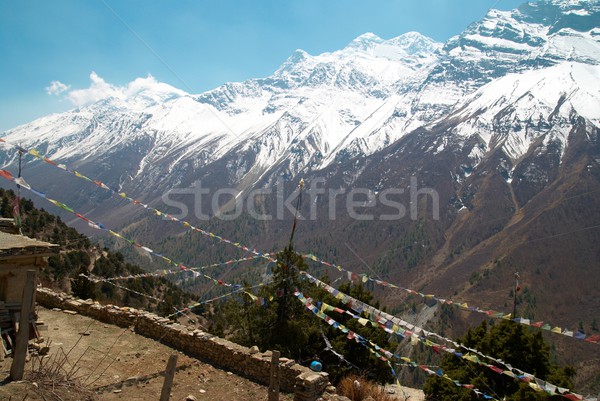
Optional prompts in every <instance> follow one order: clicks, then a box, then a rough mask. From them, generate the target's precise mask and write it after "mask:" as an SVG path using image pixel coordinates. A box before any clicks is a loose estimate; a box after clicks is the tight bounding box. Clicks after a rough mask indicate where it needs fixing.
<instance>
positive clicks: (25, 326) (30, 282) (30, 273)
mask: <svg viewBox="0 0 600 401" xmlns="http://www.w3.org/2000/svg"><path fill="white" fill-rule="evenodd" d="M35 276H36V271H35V270H27V281H26V282H25V288H24V289H23V297H22V300H21V313H20V316H19V332H18V333H17V339H16V344H15V350H14V354H13V355H14V357H13V363H12V366H11V367H10V378H11V379H12V380H21V379H23V372H24V371H25V358H26V357H27V344H29V315H30V314H31V306H32V304H33V296H34V293H35Z"/></svg>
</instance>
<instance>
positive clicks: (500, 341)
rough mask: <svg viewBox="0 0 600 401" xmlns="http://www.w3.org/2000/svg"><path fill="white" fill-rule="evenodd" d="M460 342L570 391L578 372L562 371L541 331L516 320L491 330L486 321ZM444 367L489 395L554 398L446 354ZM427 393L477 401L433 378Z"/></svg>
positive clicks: (445, 399)
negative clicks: (551, 358) (552, 356)
mask: <svg viewBox="0 0 600 401" xmlns="http://www.w3.org/2000/svg"><path fill="white" fill-rule="evenodd" d="M459 342H460V343H462V344H464V345H465V346H467V347H470V348H475V349H477V350H478V351H480V352H483V353H484V354H486V355H490V356H493V357H495V358H499V359H502V360H503V361H504V362H505V363H508V364H510V365H512V366H514V367H516V368H519V369H521V370H523V371H525V372H528V373H531V374H533V375H535V376H536V377H537V378H539V379H542V380H547V381H549V382H551V383H553V384H555V385H558V386H561V387H567V388H570V387H572V386H573V382H572V378H573V376H574V374H575V370H574V369H573V368H571V367H564V368H561V367H559V366H557V365H555V364H553V363H552V362H551V360H550V350H549V347H548V345H546V343H545V342H544V338H543V337H542V333H541V332H540V331H537V332H532V331H530V330H529V329H528V328H527V327H525V326H523V325H521V324H517V323H515V322H512V321H502V322H501V323H500V324H498V325H495V326H493V327H491V328H488V325H487V324H486V323H485V322H483V323H482V324H481V325H480V326H478V327H476V328H474V329H470V330H469V331H468V332H467V334H466V335H465V337H464V338H463V339H462V340H459ZM441 368H442V370H443V372H444V373H445V374H447V375H448V376H449V377H451V378H452V379H453V380H458V381H459V382H461V383H463V384H469V383H470V384H473V385H474V386H475V387H477V388H478V389H479V390H481V391H484V392H486V393H488V394H489V395H491V396H493V397H495V398H498V399H506V400H515V401H516V400H525V401H539V400H546V399H550V396H549V395H547V394H546V393H544V392H535V391H534V390H533V389H531V388H530V387H529V386H528V385H527V383H524V382H522V381H520V380H518V379H512V378H510V377H508V376H506V375H501V374H497V373H494V372H492V371H491V370H490V369H489V368H486V367H484V366H481V365H479V364H475V363H472V362H469V361H466V360H464V359H462V358H458V357H456V356H455V355H445V356H444V357H443V359H442V363H441ZM423 391H424V392H425V395H426V397H427V399H428V400H439V401H456V400H458V401H467V400H477V399H478V397H477V395H476V394H475V393H473V392H472V391H470V390H468V389H465V388H462V387H457V386H455V385H454V384H453V383H452V382H450V381H449V380H446V379H444V378H441V377H437V376H430V377H428V378H427V380H426V381H425V385H424V387H423Z"/></svg>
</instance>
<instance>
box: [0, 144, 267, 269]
mask: <svg viewBox="0 0 600 401" xmlns="http://www.w3.org/2000/svg"><path fill="white" fill-rule="evenodd" d="M0 143H5V144H6V145H8V146H12V147H13V148H15V149H17V150H18V151H20V152H23V153H28V154H30V155H31V156H33V157H35V158H36V159H39V160H41V161H43V162H45V163H47V164H50V165H52V166H54V167H57V168H59V169H61V170H63V171H66V172H67V173H69V174H71V175H73V176H75V177H77V178H80V179H82V180H85V181H88V182H91V183H92V184H95V185H96V186H98V187H99V188H102V189H104V190H107V191H109V192H110V193H111V195H112V196H115V197H120V198H123V199H125V200H127V201H128V202H129V203H132V204H134V205H137V206H141V207H143V208H144V209H146V210H147V211H149V212H150V213H153V214H155V215H156V216H159V217H160V216H162V217H164V218H166V219H168V220H171V221H173V222H176V223H179V224H181V225H183V226H184V227H185V228H186V230H188V231H194V232H198V233H200V234H202V235H204V236H206V237H209V238H213V239H215V240H217V241H219V242H222V243H225V244H229V245H231V246H234V247H236V248H238V249H241V250H242V251H244V252H250V253H252V254H254V255H256V256H259V257H261V258H264V259H267V260H269V261H271V262H272V261H274V259H273V258H272V257H271V256H269V254H268V253H263V252H259V251H257V250H256V249H253V248H250V247H248V246H245V245H243V244H241V243H239V242H236V241H232V240H229V239H227V238H224V237H221V236H220V235H218V234H215V233H212V232H210V231H206V230H203V229H202V228H199V227H195V226H193V225H192V224H190V223H189V222H188V221H186V220H181V219H179V218H177V217H175V216H173V215H171V214H169V213H166V212H163V211H161V210H158V209H156V208H153V207H152V206H149V205H147V204H145V203H143V202H141V201H139V200H135V199H133V198H131V197H129V196H128V195H127V194H126V193H125V192H123V191H118V190H115V189H112V188H110V187H109V186H108V185H106V184H104V183H103V182H102V181H100V180H95V179H92V178H89V177H86V176H85V175H83V174H81V173H79V172H78V171H76V170H74V169H71V168H69V167H68V166H66V165H65V164H63V163H58V162H55V161H53V160H51V159H50V158H48V157H46V156H45V155H44V154H43V153H41V152H40V151H38V150H36V149H33V148H32V149H26V148H24V147H22V146H20V145H17V144H13V143H11V142H9V141H6V140H4V139H2V138H0ZM13 181H14V180H13ZM15 183H16V184H18V185H22V184H21V183H20V182H18V181H15ZM28 189H30V188H28Z"/></svg>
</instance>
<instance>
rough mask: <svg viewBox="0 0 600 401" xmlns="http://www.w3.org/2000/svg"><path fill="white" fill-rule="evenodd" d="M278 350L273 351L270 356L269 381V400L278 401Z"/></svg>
mask: <svg viewBox="0 0 600 401" xmlns="http://www.w3.org/2000/svg"><path fill="white" fill-rule="evenodd" d="M279 355H280V352H279V351H273V356H272V357H271V380H270V382H269V401H279Z"/></svg>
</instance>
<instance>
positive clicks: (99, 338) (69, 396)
mask: <svg viewBox="0 0 600 401" xmlns="http://www.w3.org/2000/svg"><path fill="white" fill-rule="evenodd" d="M39 314H40V319H41V320H43V321H44V322H45V324H46V325H47V326H48V330H47V331H42V332H41V334H42V336H44V338H46V339H49V340H50V341H51V342H50V351H49V353H48V355H47V356H46V357H43V358H42V357H35V356H33V357H32V358H31V360H30V361H28V363H27V365H26V368H25V372H26V373H25V379H26V380H25V381H23V382H17V383H14V382H13V383H9V382H7V381H6V380H5V381H4V382H2V383H0V400H15V401H16V400H18V401H22V400H48V401H50V400H56V401H60V400H63V401H74V400H88V399H90V400H102V401H104V400H106V401H115V400H128V401H133V400H140V401H142V400H143V401H147V400H158V399H159V397H160V392H161V389H162V385H163V381H164V378H163V376H160V373H161V372H163V371H164V370H165V368H166V365H167V360H168V359H169V356H170V355H172V354H177V355H178V360H177V367H178V371H177V373H176V375H175V379H174V385H173V389H172V392H171V400H185V399H186V397H187V396H188V395H192V396H194V397H196V398H197V399H198V400H211V401H221V400H222V401H245V400H266V399H267V388H266V387H264V386H261V385H259V384H256V383H254V382H252V381H250V380H247V379H245V378H243V377H240V376H237V375H235V374H232V373H231V372H226V371H223V370H219V369H216V368H214V367H212V366H211V365H208V364H206V363H202V362H199V361H198V360H197V359H194V358H190V357H188V356H186V355H184V354H182V353H180V352H177V351H175V350H174V349H172V348H169V347H167V346H165V345H162V344H160V343H159V342H157V341H154V340H151V339H148V338H146V337H142V336H139V335H136V334H135V333H133V332H132V331H131V330H129V329H123V328H120V327H117V326H112V325H107V324H105V323H102V322H98V321H96V320H93V319H90V318H87V317H84V316H81V315H70V314H66V313H64V312H62V311H52V310H47V309H44V308H40V309H39ZM42 345H44V344H42ZM40 360H42V361H43V362H44V363H45V364H46V365H45V366H44V368H43V369H40V368H38V366H39V362H40ZM61 361H64V362H62V363H61ZM11 363H12V358H7V359H6V360H4V361H3V362H0V380H2V379H5V378H6V377H8V374H9V372H10V364H11ZM53 369H55V370H57V371H58V372H59V374H60V375H62V376H63V377H64V376H65V375H68V376H69V377H70V378H72V379H74V380H73V381H70V382H65V381H64V379H61V380H59V379H57V376H53V375H50V373H49V372H50V371H52V370H53ZM36 375H37V377H36ZM40 375H42V376H44V377H40ZM85 389H93V390H94V391H93V392H89V390H88V392H86V391H85ZM280 399H281V400H286V401H287V400H292V399H293V396H292V395H291V394H282V395H281V396H280Z"/></svg>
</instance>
